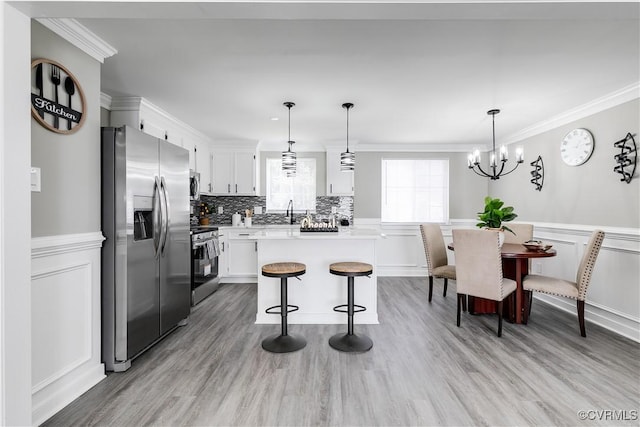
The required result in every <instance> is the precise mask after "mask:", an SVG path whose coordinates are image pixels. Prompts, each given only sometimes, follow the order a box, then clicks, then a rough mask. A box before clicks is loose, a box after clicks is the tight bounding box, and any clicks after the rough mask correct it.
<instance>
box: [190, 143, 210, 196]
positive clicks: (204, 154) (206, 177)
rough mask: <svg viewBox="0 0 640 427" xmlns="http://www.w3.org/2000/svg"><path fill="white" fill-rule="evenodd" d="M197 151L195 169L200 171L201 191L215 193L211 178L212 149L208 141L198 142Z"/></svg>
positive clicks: (195, 149) (195, 148)
mask: <svg viewBox="0 0 640 427" xmlns="http://www.w3.org/2000/svg"><path fill="white" fill-rule="evenodd" d="M194 151H195V156H194V157H195V167H194V170H195V171H196V172H199V173H200V192H201V193H204V194H211V193H213V184H212V180H211V173H212V168H213V165H212V159H211V149H210V148H209V145H208V144H206V143H201V144H198V145H196V146H195V147H194Z"/></svg>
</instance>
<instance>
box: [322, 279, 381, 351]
mask: <svg viewBox="0 0 640 427" xmlns="http://www.w3.org/2000/svg"><path fill="white" fill-rule="evenodd" d="M353 283H354V278H353V276H348V277H347V322H348V323H347V333H346V334H336V335H334V336H332V337H331V338H329V345H330V346H331V347H333V348H335V349H336V350H340V351H345V352H350V353H352V352H361V351H369V350H371V347H373V341H371V338H369V337H368V336H366V335H356V334H354V333H353V314H354V302H353V294H354V292H353Z"/></svg>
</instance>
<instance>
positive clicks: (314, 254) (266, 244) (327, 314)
mask: <svg viewBox="0 0 640 427" xmlns="http://www.w3.org/2000/svg"><path fill="white" fill-rule="evenodd" d="M255 237H256V239H257V241H258V309H257V314H256V323H269V324H279V323H280V319H281V317H280V315H275V314H267V313H265V310H266V309H267V308H268V307H272V306H274V305H279V304H280V279H279V278H271V277H265V276H262V274H261V272H262V266H263V265H265V264H269V263H273V262H289V261H290V262H300V263H303V264H305V265H306V266H307V270H306V273H305V274H303V275H302V276H300V280H297V279H296V278H294V277H290V278H289V279H287V280H288V287H287V289H288V291H287V294H288V295H287V296H288V303H289V304H293V305H297V306H299V307H300V309H299V310H298V311H295V312H292V313H289V315H288V317H287V321H288V323H289V324H346V323H347V315H346V314H345V313H339V312H335V311H333V307H335V306H337V305H341V304H346V303H347V277H343V276H336V275H333V274H331V273H329V265H330V264H332V263H334V262H346V261H355V262H365V263H368V264H371V265H372V266H374V269H373V274H372V275H371V276H370V277H367V276H362V277H356V278H355V284H354V302H355V304H358V305H362V306H364V307H366V308H367V310H366V311H363V312H361V313H356V314H355V316H354V323H360V324H365V323H368V324H377V323H378V298H377V295H378V287H377V279H376V269H375V248H376V241H377V239H379V238H380V237H381V236H380V234H376V233H373V232H369V231H368V230H349V231H343V232H339V233H321V232H318V233H300V231H298V230H287V231H284V230H266V231H263V232H260V233H257V234H256V236H255Z"/></svg>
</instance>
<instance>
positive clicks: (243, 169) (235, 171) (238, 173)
mask: <svg viewBox="0 0 640 427" xmlns="http://www.w3.org/2000/svg"><path fill="white" fill-rule="evenodd" d="M212 157H213V183H212V184H213V191H212V192H213V194H214V195H220V196H253V195H255V194H256V184H255V182H256V178H255V175H256V173H255V170H256V167H255V163H256V156H255V153H254V152H252V151H246V152H245V151H237V152H232V151H214V152H213V154H212Z"/></svg>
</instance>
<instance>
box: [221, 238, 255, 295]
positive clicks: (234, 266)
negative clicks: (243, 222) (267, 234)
mask: <svg viewBox="0 0 640 427" xmlns="http://www.w3.org/2000/svg"><path fill="white" fill-rule="evenodd" d="M260 230H261V229H260V228H254V227H251V228H244V227H228V228H227V227H224V228H221V229H220V256H219V258H218V269H219V274H220V280H221V282H223V283H247V282H249V283H254V282H256V281H257V279H258V242H257V240H256V239H253V238H252V235H253V234H254V233H256V232H258V231H260Z"/></svg>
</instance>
